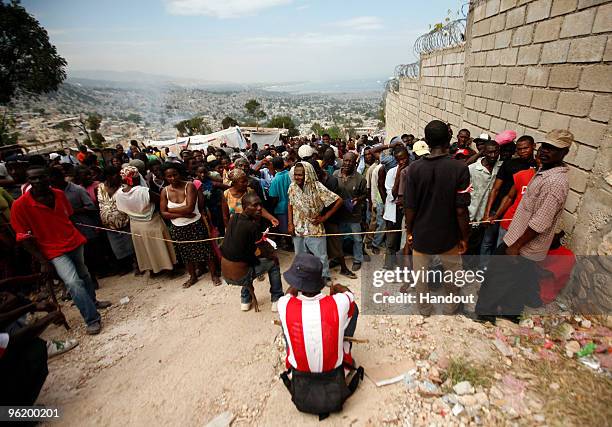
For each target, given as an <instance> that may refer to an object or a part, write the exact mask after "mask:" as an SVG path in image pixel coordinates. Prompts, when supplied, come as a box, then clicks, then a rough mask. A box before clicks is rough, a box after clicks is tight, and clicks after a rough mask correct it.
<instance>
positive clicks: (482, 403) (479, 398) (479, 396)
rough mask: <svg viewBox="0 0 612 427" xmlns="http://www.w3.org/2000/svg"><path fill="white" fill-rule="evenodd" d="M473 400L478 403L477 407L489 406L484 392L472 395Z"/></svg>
mask: <svg viewBox="0 0 612 427" xmlns="http://www.w3.org/2000/svg"><path fill="white" fill-rule="evenodd" d="M474 398H475V399H476V402H477V403H478V405H480V406H489V397H488V396H487V394H486V393H485V392H482V391H481V392H478V393H476V394H475V395H474Z"/></svg>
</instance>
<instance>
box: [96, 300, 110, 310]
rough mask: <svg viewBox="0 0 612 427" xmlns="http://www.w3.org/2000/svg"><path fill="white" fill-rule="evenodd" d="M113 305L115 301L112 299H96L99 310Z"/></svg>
mask: <svg viewBox="0 0 612 427" xmlns="http://www.w3.org/2000/svg"><path fill="white" fill-rule="evenodd" d="M111 305H113V303H112V302H110V301H96V308H97V309H99V310H104V309H105V308H108V307H110V306H111Z"/></svg>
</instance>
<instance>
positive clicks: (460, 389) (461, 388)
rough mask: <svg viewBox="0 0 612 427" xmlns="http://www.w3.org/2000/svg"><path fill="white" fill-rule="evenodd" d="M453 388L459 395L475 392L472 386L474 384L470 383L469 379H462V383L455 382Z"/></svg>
mask: <svg viewBox="0 0 612 427" xmlns="http://www.w3.org/2000/svg"><path fill="white" fill-rule="evenodd" d="M453 390H454V391H455V393H457V394H458V395H459V396H461V395H464V394H473V393H474V387H472V384H470V382H469V381H461V382H460V383H457V384H455V385H454V386H453Z"/></svg>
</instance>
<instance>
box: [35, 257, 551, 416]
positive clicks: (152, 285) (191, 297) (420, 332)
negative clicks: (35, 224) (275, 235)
mask: <svg viewBox="0 0 612 427" xmlns="http://www.w3.org/2000/svg"><path fill="white" fill-rule="evenodd" d="M280 258H281V264H282V266H281V271H285V270H286V269H287V268H288V266H289V263H290V260H291V254H288V253H283V252H281V255H280ZM335 272H336V273H337V270H336V271H335ZM335 279H337V274H336V277H334V280H335ZM184 280H185V278H184V277H179V278H176V279H172V280H169V279H167V278H163V277H160V278H156V279H147V278H145V277H134V276H132V275H127V276H122V277H111V278H108V279H103V280H101V285H100V286H101V288H100V290H99V291H98V298H99V299H101V300H110V301H112V302H113V303H114V305H113V306H112V307H111V308H109V309H107V310H105V311H103V312H102V317H103V330H102V333H101V334H100V335H97V336H88V335H85V333H84V325H83V322H82V320H81V318H80V316H79V313H78V312H77V310H76V308H75V307H74V306H71V304H70V303H64V307H63V308H64V311H65V313H66V315H67V318H68V321H69V323H70V325H71V326H72V329H71V330H70V331H65V330H64V329H63V328H59V327H55V326H52V327H51V328H49V329H48V330H47V331H46V332H45V335H44V337H45V338H61V339H65V338H77V339H78V341H79V343H80V344H79V346H78V347H77V348H76V349H74V350H72V351H70V352H68V353H66V354H64V355H61V356H59V357H57V358H55V359H52V360H51V361H50V362H49V376H48V378H47V381H46V383H45V385H44V388H43V391H42V392H41V395H40V397H39V399H38V403H42V404H45V405H51V406H58V407H60V408H61V409H62V411H63V416H62V418H61V420H60V421H59V422H60V423H61V425H67V426H71V425H74V426H92V425H104V426H107V425H117V426H118V425H121V426H123V425H136V426H140V425H181V426H203V425H206V424H207V423H208V422H209V421H210V420H212V419H213V418H214V417H215V416H217V415H219V414H220V413H223V412H225V411H228V412H230V413H231V415H232V418H233V423H232V425H238V426H240V425H261V426H268V425H271V426H275V425H287V424H288V423H291V424H292V425H293V426H302V425H328V426H336V425H338V426H340V425H342V426H346V425H355V426H363V425H368V426H369V425H371V426H375V425H382V424H388V425H429V424H430V423H431V422H434V423H438V424H445V425H446V424H455V425H460V424H463V425H470V424H473V425H476V424H483V425H498V424H506V423H509V422H511V421H510V420H514V421H512V422H516V421H518V424H521V425H524V424H536V425H537V424H540V425H544V424H551V425H554V424H556V423H555V422H554V421H555V420H551V419H550V418H549V419H547V418H546V417H545V414H546V413H547V410H546V408H545V407H544V406H545V402H544V403H542V402H538V399H529V398H528V399H526V401H527V407H526V408H525V411H523V412H521V413H520V414H519V415H520V416H518V417H517V414H514V413H511V414H510V415H508V414H507V412H508V411H504V410H502V409H498V408H497V407H495V406H493V397H491V398H487V399H486V400H487V401H486V402H484V403H483V405H484V407H483V408H482V409H481V410H480V409H478V414H477V415H476V417H474V413H470V411H465V412H463V414H462V415H460V416H454V415H452V414H450V413H449V412H450V410H449V408H448V407H446V406H445V405H444V404H443V403H441V402H440V399H434V397H432V396H423V395H422V394H419V393H415V391H414V390H410V389H409V387H407V386H406V384H405V383H404V382H400V383H397V384H393V385H389V386H386V387H376V386H375V385H374V384H373V382H372V381H371V380H369V379H368V378H366V379H365V380H364V382H363V383H362V384H361V386H360V387H359V389H358V390H357V392H356V393H355V394H354V395H353V396H352V397H351V398H350V399H349V400H348V402H347V403H346V404H345V407H344V410H343V412H342V413H340V414H332V415H331V416H330V417H329V418H328V419H327V420H325V421H324V422H322V423H321V424H319V421H318V419H317V418H316V417H314V416H310V415H306V414H303V413H300V412H298V411H297V410H296V409H295V407H294V406H293V404H292V403H291V399H290V396H289V393H288V392H287V390H286V389H285V387H284V385H283V383H282V382H281V381H280V379H279V377H278V374H279V373H280V372H281V371H282V370H283V367H284V365H283V363H282V359H283V352H282V341H281V336H280V333H281V331H280V328H279V327H278V326H275V325H273V324H272V322H271V321H272V320H273V319H275V318H277V315H276V314H275V313H272V312H271V311H270V300H269V294H268V289H267V288H268V282H267V280H266V281H263V282H257V281H256V283H255V287H256V291H257V295H258V298H259V301H260V308H261V312H259V313H256V312H254V311H250V312H247V313H243V312H241V311H240V309H239V303H240V298H239V288H237V287H233V286H227V285H226V286H219V287H213V286H212V283H211V281H210V278H209V276H206V277H204V278H202V280H200V282H198V283H197V284H196V285H195V286H193V287H191V288H189V289H183V288H182V287H181V283H183V281H184ZM339 282H341V283H343V284H346V285H348V286H349V287H351V288H352V289H353V290H354V291H355V293H356V295H357V300H358V301H359V299H360V284H361V282H360V280H359V279H357V280H350V279H345V280H341V281H339ZM284 286H286V285H285V284H284ZM126 296H127V297H128V298H129V299H130V301H129V302H128V303H127V304H120V303H119V300H120V299H121V298H123V297H126ZM491 333H492V329H491V327H490V326H489V327H486V326H483V325H481V324H478V323H475V322H473V321H471V320H469V319H467V318H465V317H462V316H458V317H446V316H434V317H431V318H429V319H423V318H422V317H420V316H366V315H362V316H360V318H359V322H358V326H357V331H356V336H358V337H359V338H364V339H369V343H367V344H356V345H354V347H353V355H354V357H355V359H356V360H357V362H358V363H360V364H362V365H364V366H365V367H366V370H367V369H368V367H371V366H375V365H376V364H377V363H379V364H380V363H387V364H390V365H393V364H400V363H406V362H410V361H412V362H414V363H415V366H416V369H417V370H418V372H419V373H418V375H421V376H425V377H429V378H430V377H432V376H433V377H435V376H437V375H439V371H441V370H442V368H443V367H444V366H443V365H444V363H447V361H448V359H449V358H454V357H465V358H467V359H469V360H470V361H472V363H474V364H476V365H479V366H488V367H493V368H494V370H499V371H500V372H501V373H502V374H503V373H504V371H505V370H506V371H507V370H508V369H510V370H512V369H514V368H516V369H517V371H518V370H520V368H519V367H520V366H521V365H520V363H521V361H520V360H518V359H517V358H514V359H512V360H511V359H509V358H506V357H503V356H502V355H500V354H499V352H498V351H497V350H496V349H495V347H494V345H493V344H492V341H491V340H490V339H489V336H490V335H491ZM519 359H520V358H519ZM440 360H442V361H445V362H444V363H441V362H440ZM517 376H518V377H519V378H520V375H519V374H517ZM495 378H496V379H499V378H501V377H500V376H499V375H498V374H496V377H495ZM500 381H501V380H500ZM479 390H480V389H477V390H476V391H479ZM502 394H503V390H502ZM481 395H484V396H485V398H486V397H487V395H486V394H485V393H481ZM476 396H478V394H477V395H476ZM438 397H439V396H438ZM489 400H490V403H491V406H489ZM532 401H533V402H534V403H531V402H532ZM468 404H469V402H468V403H467V404H466V405H465V406H466V408H467V406H468ZM450 406H451V407H452V406H453V405H452V404H450ZM479 407H480V406H478V408H479ZM468 409H469V408H468ZM562 415H563V414H560V417H562ZM462 417H463V418H462ZM560 420H561V418H557V419H556V421H560Z"/></svg>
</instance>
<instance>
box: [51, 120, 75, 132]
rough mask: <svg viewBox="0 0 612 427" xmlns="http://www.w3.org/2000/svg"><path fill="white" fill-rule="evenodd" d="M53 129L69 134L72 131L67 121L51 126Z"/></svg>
mask: <svg viewBox="0 0 612 427" xmlns="http://www.w3.org/2000/svg"><path fill="white" fill-rule="evenodd" d="M53 129H59V130H61V131H63V132H70V131H71V130H72V125H71V124H70V122H69V121H67V120H64V121H62V122H59V123H57V124H56V125H53Z"/></svg>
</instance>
